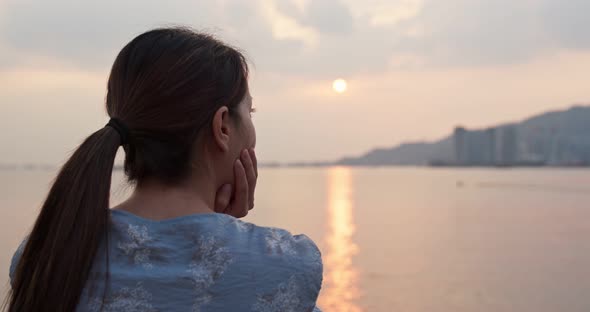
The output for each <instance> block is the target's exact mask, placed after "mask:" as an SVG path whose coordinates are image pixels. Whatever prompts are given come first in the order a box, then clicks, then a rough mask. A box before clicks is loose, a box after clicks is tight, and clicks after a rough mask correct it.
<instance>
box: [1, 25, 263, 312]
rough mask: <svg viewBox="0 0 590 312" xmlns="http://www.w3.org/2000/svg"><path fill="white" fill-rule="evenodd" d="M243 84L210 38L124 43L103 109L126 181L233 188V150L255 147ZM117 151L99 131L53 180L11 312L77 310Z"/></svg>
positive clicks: (230, 53) (241, 65)
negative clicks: (111, 120) (202, 173)
mask: <svg viewBox="0 0 590 312" xmlns="http://www.w3.org/2000/svg"><path fill="white" fill-rule="evenodd" d="M247 79H248V68H247V64H246V61H245V59H244V56H243V55H242V54H241V53H240V52H238V51H237V50H236V49H234V48H231V47H229V46H227V45H225V44H223V43H222V42H220V41H218V40H216V39H214V38H212V37H211V36H209V35H205V34H201V33H196V32H193V31H191V30H188V29H184V28H162V29H155V30H152V31H148V32H146V33H144V34H141V35H139V36H138V37H136V38H135V39H133V40H132V41H131V42H130V43H129V44H127V45H126V46H125V47H124V48H123V50H122V51H121V52H120V53H119V55H118V56H117V59H116V60H115V63H114V65H113V68H112V71H111V75H110V78H109V82H108V91H107V96H106V106H107V112H108V114H109V116H111V117H115V118H117V119H119V120H120V121H121V122H122V123H123V124H124V125H125V126H126V127H127V128H128V130H129V139H128V143H127V144H125V145H124V146H123V147H124V149H125V151H126V157H125V172H126V174H127V175H128V178H129V180H130V181H131V182H136V183H137V184H138V186H139V185H141V183H142V182H143V181H146V180H147V179H150V180H156V181H159V182H161V183H165V184H168V185H174V184H177V183H181V182H183V180H185V179H187V178H189V177H190V176H191V175H192V174H194V173H195V172H196V171H197V169H195V168H206V169H207V170H208V176H209V177H210V178H211V174H213V175H214V176H213V177H212V178H213V179H212V180H213V181H212V182H214V183H219V184H221V183H228V182H231V179H232V176H233V175H232V168H233V162H234V161H235V159H237V158H238V155H239V153H240V151H241V150H243V149H245V148H251V147H254V145H255V143H256V135H255V132H254V127H253V125H252V121H251V119H250V110H251V105H252V100H251V97H250V93H249V91H248V82H247ZM120 144H121V137H120V136H119V133H117V130H115V129H114V128H112V127H104V128H102V129H99V130H98V131H96V132H95V133H93V134H91V135H90V136H89V137H88V138H86V139H85V140H84V142H82V144H81V145H80V146H79V147H78V149H76V151H75V152H74V153H73V154H72V156H71V157H70V159H69V160H68V161H67V162H66V163H65V164H64V165H63V167H62V168H61V170H60V171H59V173H58V175H57V177H56V179H55V181H54V183H53V185H52V186H51V189H50V191H49V193H48V195H47V198H46V200H45V202H44V203H43V206H42V208H41V211H40V213H39V216H38V217H37V220H36V221H35V225H34V226H33V229H32V231H31V233H30V234H29V236H28V239H27V242H26V244H25V246H24V249H23V251H22V254H21V256H20V260H19V262H18V265H17V266H16V269H15V272H14V276H13V279H12V280H11V284H12V287H11V294H10V295H9V296H8V301H7V302H8V304H9V308H8V310H9V311H73V310H75V308H76V305H77V303H78V300H79V299H80V296H81V293H82V290H83V288H84V286H85V284H86V280H87V278H88V275H89V272H90V270H91V268H92V263H93V261H94V259H95V257H96V256H97V250H98V247H99V245H100V243H101V241H104V242H105V244H106V248H105V250H108V231H107V225H108V223H109V194H110V187H111V174H112V170H113V164H114V159H115V156H116V153H117V149H118V148H119V146H120ZM107 260H108V255H107ZM105 277H106V278H108V261H107V268H106V275H105Z"/></svg>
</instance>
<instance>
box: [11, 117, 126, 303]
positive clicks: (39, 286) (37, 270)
mask: <svg viewBox="0 0 590 312" xmlns="http://www.w3.org/2000/svg"><path fill="white" fill-rule="evenodd" d="M120 144H121V137H120V135H119V134H118V129H115V128H114V127H104V128H103V129H101V130H98V131H97V132H95V133H93V134H92V135H90V136H89V137H88V138H87V139H86V140H85V141H84V142H83V143H82V144H81V145H80V146H79V147H78V149H77V150H76V151H75V152H74V154H73V155H72V157H71V158H70V159H69V160H68V161H67V162H66V164H65V165H64V166H63V167H62V168H61V170H60V172H59V174H58V175H57V178H56V179H55V182H54V183H53V186H52V187H51V190H50V191H49V194H48V195H47V198H46V200H45V202H44V203H43V206H42V208H41V212H40V213H39V216H38V217H37V220H36V221H35V225H34V227H33V230H32V231H31V233H30V235H29V237H28V240H27V242H26V244H25V247H24V250H23V253H22V255H21V257H20V261H19V262H18V264H17V266H16V269H15V271H14V277H13V280H12V290H11V292H10V294H9V295H8V298H7V303H8V311H9V312H12V311H74V310H76V306H77V304H78V301H79V300H80V297H81V295H82V291H83V289H84V287H85V285H86V281H87V279H88V276H89V273H90V270H91V268H92V264H93V260H94V258H95V256H96V253H97V250H98V247H99V245H100V244H101V241H102V239H103V238H105V243H106V244H108V239H107V233H108V231H107V226H108V223H109V194H110V188H111V175H112V170H113V163H114V161H115V155H116V153H117V149H118V147H119V146H120ZM107 249H108V247H107ZM107 265H108V264H107ZM107 275H108V274H107Z"/></svg>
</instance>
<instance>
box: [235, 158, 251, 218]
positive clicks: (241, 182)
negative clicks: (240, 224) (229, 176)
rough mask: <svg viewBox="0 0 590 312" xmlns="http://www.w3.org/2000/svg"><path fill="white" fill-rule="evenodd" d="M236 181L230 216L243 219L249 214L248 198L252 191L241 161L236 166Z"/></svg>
mask: <svg viewBox="0 0 590 312" xmlns="http://www.w3.org/2000/svg"><path fill="white" fill-rule="evenodd" d="M234 181H235V183H236V185H235V188H234V199H233V202H232V203H231V207H230V209H231V212H230V214H231V215H232V216H234V217H237V218H241V217H244V216H246V215H247V214H248V210H249V209H248V205H249V204H248V203H249V202H250V201H249V199H248V197H249V193H250V190H249V188H248V178H247V177H246V169H245V168H244V165H243V164H242V161H241V160H239V159H238V160H237V161H236V163H235V165H234Z"/></svg>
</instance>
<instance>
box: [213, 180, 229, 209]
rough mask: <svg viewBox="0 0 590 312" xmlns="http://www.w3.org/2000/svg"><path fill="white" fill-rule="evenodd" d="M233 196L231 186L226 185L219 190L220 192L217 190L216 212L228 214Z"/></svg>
mask: <svg viewBox="0 0 590 312" xmlns="http://www.w3.org/2000/svg"><path fill="white" fill-rule="evenodd" d="M231 195H232V186H231V184H224V185H222V186H221V187H220V188H219V190H217V194H216V195H215V212H218V213H224V212H226V210H227V208H228V206H229V204H230V201H231Z"/></svg>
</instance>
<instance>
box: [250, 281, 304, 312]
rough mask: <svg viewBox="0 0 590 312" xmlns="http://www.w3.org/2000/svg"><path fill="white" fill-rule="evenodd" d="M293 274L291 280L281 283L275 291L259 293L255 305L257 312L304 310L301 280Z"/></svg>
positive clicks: (293, 311)
mask: <svg viewBox="0 0 590 312" xmlns="http://www.w3.org/2000/svg"><path fill="white" fill-rule="evenodd" d="M295 277H296V275H293V276H291V277H290V278H289V280H287V281H285V282H283V283H281V284H279V286H278V287H277V288H276V290H275V292H274V293H271V294H265V295H259V296H258V298H257V301H256V302H255V303H254V305H253V307H252V308H253V310H254V311H257V312H279V311H280V312H296V311H297V312H299V311H304V310H302V308H303V307H302V303H301V300H300V299H299V296H300V286H299V284H300V282H299V283H298V281H297V279H296V278H295Z"/></svg>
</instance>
